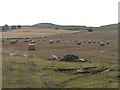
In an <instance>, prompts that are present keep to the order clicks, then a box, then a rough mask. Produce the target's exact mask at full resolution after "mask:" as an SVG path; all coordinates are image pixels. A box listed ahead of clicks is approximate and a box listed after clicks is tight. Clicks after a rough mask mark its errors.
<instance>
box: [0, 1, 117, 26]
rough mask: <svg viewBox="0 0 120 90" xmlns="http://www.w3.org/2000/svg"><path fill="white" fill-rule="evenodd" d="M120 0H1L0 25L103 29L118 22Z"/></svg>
mask: <svg viewBox="0 0 120 90" xmlns="http://www.w3.org/2000/svg"><path fill="white" fill-rule="evenodd" d="M118 2H119V0H0V11H1V13H0V25H4V24H8V25H18V24H21V25H32V24H36V23H43V22H44V23H46V22H47V23H54V24H58V25H86V26H101V25H108V24H114V23H117V22H118Z"/></svg>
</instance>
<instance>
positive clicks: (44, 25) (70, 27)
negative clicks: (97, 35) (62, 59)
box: [0, 23, 118, 31]
mask: <svg viewBox="0 0 120 90" xmlns="http://www.w3.org/2000/svg"><path fill="white" fill-rule="evenodd" d="M9 27H11V26H9ZM22 28H34V29H56V30H58V29H64V30H87V29H89V28H91V29H93V30H94V31H99V30H103V31H106V30H110V31H111V30H118V24H110V25H104V26H100V27H87V26H77V25H56V24H52V23H38V24H34V25H31V26H30V25H25V26H22ZM8 30H14V29H8ZM8 30H2V31H8ZM0 31H1V30H0Z"/></svg>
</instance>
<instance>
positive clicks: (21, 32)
mask: <svg viewBox="0 0 120 90" xmlns="http://www.w3.org/2000/svg"><path fill="white" fill-rule="evenodd" d="M75 32H80V31H68V30H55V29H36V28H23V29H17V30H10V31H7V32H3V36H4V38H20V37H34V36H41V37H43V36H51V35H56V34H69V33H75Z"/></svg>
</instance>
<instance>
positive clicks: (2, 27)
mask: <svg viewBox="0 0 120 90" xmlns="http://www.w3.org/2000/svg"><path fill="white" fill-rule="evenodd" d="M21 28H22V26H21V25H12V26H8V25H7V24H5V25H4V26H1V29H2V31H8V30H10V29H21Z"/></svg>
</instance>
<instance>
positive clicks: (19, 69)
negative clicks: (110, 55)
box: [3, 53, 118, 88]
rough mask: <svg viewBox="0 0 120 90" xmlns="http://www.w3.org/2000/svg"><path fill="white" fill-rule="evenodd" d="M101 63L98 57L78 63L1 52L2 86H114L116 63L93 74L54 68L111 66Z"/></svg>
mask: <svg viewBox="0 0 120 90" xmlns="http://www.w3.org/2000/svg"><path fill="white" fill-rule="evenodd" d="M96 59H97V58H96ZM99 59H100V58H99ZM96 61H97V60H96ZM104 64H105V63H104ZM104 64H103V63H101V62H100V61H99V62H95V61H94V62H93V63H89V62H84V63H82V62H79V63H78V62H64V61H63V62H60V61H50V60H43V59H41V58H27V57H26V58H25V57H20V56H13V57H11V56H9V55H8V54H6V53H3V71H4V72H3V88H4V87H5V88H7V87H8V88H10V87H11V88H13V87H14V88H29V87H30V88H58V87H59V88H117V87H118V78H117V77H118V71H117V70H118V67H117V66H113V67H112V69H113V71H111V72H106V73H97V74H72V73H69V72H68V73H61V72H56V71H54V69H58V68H84V67H90V66H97V67H98V68H105V67H107V68H111V66H109V65H108V64H107V63H106V65H104ZM51 67H52V68H51Z"/></svg>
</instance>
